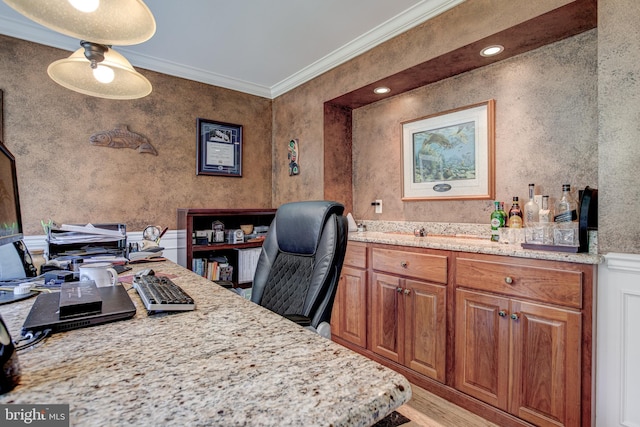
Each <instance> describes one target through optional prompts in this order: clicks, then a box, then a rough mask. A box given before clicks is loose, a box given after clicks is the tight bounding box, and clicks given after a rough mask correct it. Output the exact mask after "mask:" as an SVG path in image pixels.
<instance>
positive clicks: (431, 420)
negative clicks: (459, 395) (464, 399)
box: [397, 384, 498, 427]
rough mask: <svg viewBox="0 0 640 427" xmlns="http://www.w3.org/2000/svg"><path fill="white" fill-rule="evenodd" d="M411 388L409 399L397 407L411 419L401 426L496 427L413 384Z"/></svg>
mask: <svg viewBox="0 0 640 427" xmlns="http://www.w3.org/2000/svg"><path fill="white" fill-rule="evenodd" d="M411 390H412V392H413V397H412V398H411V400H410V401H409V402H408V403H406V404H404V405H402V406H401V407H399V408H398V409H397V411H398V412H400V413H401V414H402V415H404V416H405V417H407V418H409V419H410V420H411V422H409V423H406V424H402V427H498V426H497V425H496V424H493V423H490V422H489V421H487V420H485V419H484V418H480V417H479V416H477V415H475V414H473V413H471V412H469V411H467V410H466V409H463V408H461V407H459V406H456V405H454V404H453V403H450V402H448V401H446V400H444V399H442V398H440V397H438V396H436V395H434V394H432V393H429V392H428V391H426V390H425V389H423V388H420V387H418V386H417V385H415V384H411Z"/></svg>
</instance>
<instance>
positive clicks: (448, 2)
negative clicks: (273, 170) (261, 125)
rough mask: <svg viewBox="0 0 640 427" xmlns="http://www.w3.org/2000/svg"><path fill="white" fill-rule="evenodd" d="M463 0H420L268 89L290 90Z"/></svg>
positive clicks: (278, 92) (279, 92)
mask: <svg viewBox="0 0 640 427" xmlns="http://www.w3.org/2000/svg"><path fill="white" fill-rule="evenodd" d="M464 1H465V0H423V1H421V2H420V3H417V4H416V5H415V6H413V7H412V8H409V9H407V10H405V11H404V12H402V13H400V14H398V15H396V16H395V17H393V18H391V19H389V20H388V21H386V22H384V23H382V24H380V25H379V26H377V27H376V28H374V29H372V30H370V31H369V32H367V33H365V34H363V35H362V36H360V37H358V38H356V39H354V40H353V41H351V42H349V43H347V44H346V45H344V46H342V47H340V48H339V49H336V50H335V51H333V52H331V53H330V54H328V55H326V56H325V57H324V58H322V59H319V60H318V61H316V62H314V63H313V64H311V65H309V66H307V67H305V68H303V69H302V70H300V71H298V72H297V73H295V74H293V75H291V76H290V77H288V78H286V79H285V80H283V81H281V82H279V83H277V84H276V85H274V86H273V87H272V88H271V97H272V98H276V97H278V96H280V95H282V94H284V93H286V92H288V91H290V90H291V89H293V88H295V87H297V86H300V85H301V84H303V83H306V82H308V81H309V80H312V79H313V78H315V77H317V76H319V75H321V74H323V73H325V72H327V71H329V70H331V69H332V68H335V67H337V66H338V65H340V64H343V63H345V62H347V61H349V60H351V59H353V58H355V57H356V56H358V55H361V54H363V53H365V52H366V51H368V50H370V49H372V48H374V47H376V46H377V45H379V44H381V43H384V42H385V41H387V40H390V39H392V38H393V37H395V36H397V35H399V34H402V33H404V32H405V31H408V30H410V29H411V28H413V27H415V26H417V25H419V24H421V23H423V22H425V21H427V20H429V19H431V18H433V17H435V16H437V15H439V14H441V13H443V12H445V11H447V10H449V9H451V8H453V7H455V6H457V5H459V4H461V3H463V2H464Z"/></svg>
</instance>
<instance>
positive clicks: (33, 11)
mask: <svg viewBox="0 0 640 427" xmlns="http://www.w3.org/2000/svg"><path fill="white" fill-rule="evenodd" d="M4 2H5V3H6V4H8V5H9V6H11V7H12V8H13V9H15V10H16V11H17V12H19V13H21V14H23V15H24V16H26V17H27V18H29V19H31V20H33V21H35V22H37V23H38V24H41V25H44V26H45V27H47V28H49V29H52V30H54V31H57V32H59V33H62V34H66V35H68V36H71V37H73V38H76V39H82V40H91V41H92V42H94V43H99V44H104V45H119V46H127V45H132V44H138V43H142V42H145V41H147V40H149V39H150V38H151V37H152V36H153V35H154V34H155V32H156V20H155V19H154V18H153V14H152V13H151V11H150V10H149V8H148V7H147V5H145V4H144V2H143V1H142V0H102V1H100V0H47V1H32V0H4ZM93 7H95V9H94V11H91V8H93Z"/></svg>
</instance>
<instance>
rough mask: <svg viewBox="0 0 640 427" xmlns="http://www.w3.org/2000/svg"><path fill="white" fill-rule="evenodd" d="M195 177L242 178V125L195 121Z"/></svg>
mask: <svg viewBox="0 0 640 427" xmlns="http://www.w3.org/2000/svg"><path fill="white" fill-rule="evenodd" d="M197 127H198V128H197V135H198V140H197V142H196V163H197V166H196V175H221V176H236V177H242V125H234V124H232V123H224V122H215V121H213V120H207V119H197Z"/></svg>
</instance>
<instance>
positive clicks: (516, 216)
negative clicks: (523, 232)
mask: <svg viewBox="0 0 640 427" xmlns="http://www.w3.org/2000/svg"><path fill="white" fill-rule="evenodd" d="M509 228H522V209H520V202H519V201H518V196H513V203H512V205H511V209H509Z"/></svg>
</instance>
